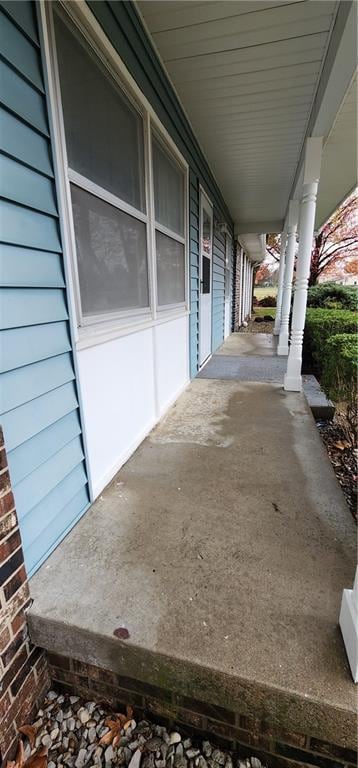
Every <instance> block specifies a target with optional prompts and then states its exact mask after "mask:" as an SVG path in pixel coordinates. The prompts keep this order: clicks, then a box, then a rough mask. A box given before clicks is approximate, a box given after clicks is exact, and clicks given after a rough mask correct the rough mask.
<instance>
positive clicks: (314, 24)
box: [137, 0, 349, 232]
mask: <svg viewBox="0 0 358 768" xmlns="http://www.w3.org/2000/svg"><path fill="white" fill-rule="evenodd" d="M137 5H138V7H139V10H140V12H141V14H142V17H143V19H144V22H145V24H146V26H147V28H148V30H149V32H150V34H151V36H152V40H153V42H154V45H155V46H156V48H157V50H158V52H159V55H160V57H161V59H162V61H163V63H164V66H165V68H166V70H167V72H168V74H169V76H170V78H171V80H172V82H173V84H174V86H175V88H176V91H177V93H178V96H179V98H180V100H181V102H182V104H183V106H184V109H185V110H186V113H187V115H188V117H189V119H190V122H191V124H192V126H193V129H194V131H195V133H196V136H197V137H198V139H199V142H200V144H201V146H202V148H203V150H204V153H205V155H206V157H207V159H208V162H209V164H210V166H211V168H212V170H213V172H214V174H215V176H216V179H217V181H218V183H219V185H220V187H221V189H222V192H223V195H224V198H225V200H226V202H227V204H228V206H229V208H230V211H231V214H232V217H233V219H234V221H235V223H236V224H237V225H238V227H239V231H241V232H260V231H261V232H265V231H270V230H271V231H278V230H279V229H280V228H281V224H282V221H283V219H284V216H285V213H286V210H287V205H288V199H289V195H290V192H291V190H292V185H293V182H294V178H295V174H296V171H297V166H298V163H299V159H300V156H301V150H302V145H303V141H304V137H305V133H306V130H307V126H308V122H309V117H310V114H311V109H312V105H313V103H314V98H315V95H316V92H317V87H318V83H319V79H320V75H321V71H322V66H323V62H324V59H325V54H326V51H327V46H328V44H329V40H330V35H331V30H332V26H333V23H334V19H335V15H336V11H337V3H336V2H334V1H333V0H319V2H316V1H315V0H296V1H295V2H290V1H289V0H259V1H258V2H257V1H256V0H248V2H245V1H244V0H228V1H227V0H218V1H216V0H206V1H205V2H195V0H179V2H175V1H174V0H159V2H156V1H154V0H141V1H139V2H138V3H137ZM347 108H349V107H347ZM342 130H343V127H342ZM327 205H329V202H328V203H327Z"/></svg>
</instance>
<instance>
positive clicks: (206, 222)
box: [201, 207, 211, 254]
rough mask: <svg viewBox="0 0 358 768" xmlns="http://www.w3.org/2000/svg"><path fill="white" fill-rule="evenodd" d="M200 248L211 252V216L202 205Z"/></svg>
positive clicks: (205, 251)
mask: <svg viewBox="0 0 358 768" xmlns="http://www.w3.org/2000/svg"><path fill="white" fill-rule="evenodd" d="M201 247H202V250H203V251H204V253H209V254H210V253H211V216H210V214H209V213H208V212H207V211H206V210H205V208H204V207H203V222H202V246H201Z"/></svg>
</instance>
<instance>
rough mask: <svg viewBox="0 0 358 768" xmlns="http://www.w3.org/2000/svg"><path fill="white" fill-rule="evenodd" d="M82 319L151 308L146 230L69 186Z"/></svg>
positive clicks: (142, 224) (112, 207)
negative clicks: (135, 308)
mask: <svg viewBox="0 0 358 768" xmlns="http://www.w3.org/2000/svg"><path fill="white" fill-rule="evenodd" d="M71 196H72V207H73V218H74V226H75V236H76V246H77V261H78V271H79V282H80V292H81V304H82V312H83V315H85V316H86V315H97V314H101V313H109V312H116V311H119V310H123V309H130V308H134V307H147V306H148V305H149V292H148V271H147V249H146V225H145V224H144V223H143V222H142V221H139V220H138V219H136V218H134V216H129V215H128V214H127V213H124V211H121V210H119V209H118V208H115V207H114V206H113V205H109V204H108V203H106V202H105V201H104V200H101V199H100V198H98V197H95V196H94V195H91V194H89V193H88V192H86V191H85V190H83V189H81V188H80V187H77V186H75V185H71Z"/></svg>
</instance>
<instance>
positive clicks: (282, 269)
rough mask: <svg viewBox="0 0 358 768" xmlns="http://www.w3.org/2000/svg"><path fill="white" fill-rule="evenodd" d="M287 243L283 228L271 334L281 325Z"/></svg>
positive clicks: (275, 333) (276, 331) (274, 333)
mask: <svg viewBox="0 0 358 768" xmlns="http://www.w3.org/2000/svg"><path fill="white" fill-rule="evenodd" d="M286 243H287V232H286V228H284V230H283V232H282V234H281V248H280V266H279V269H278V285H277V299H276V317H275V324H274V327H273V335H274V336H278V334H279V333H280V326H281V307H282V293H283V278H284V274H285V253H286Z"/></svg>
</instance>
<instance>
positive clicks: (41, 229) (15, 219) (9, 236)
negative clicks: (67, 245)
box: [0, 200, 61, 253]
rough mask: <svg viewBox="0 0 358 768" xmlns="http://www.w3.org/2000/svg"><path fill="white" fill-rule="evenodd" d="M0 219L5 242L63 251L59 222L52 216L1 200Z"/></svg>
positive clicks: (2, 237)
mask: <svg viewBox="0 0 358 768" xmlns="http://www.w3.org/2000/svg"><path fill="white" fill-rule="evenodd" d="M0 220H1V240H2V242H3V243H9V244H13V245H23V246H27V247H28V248H39V249H41V250H44V251H54V252H55V253H56V252H57V253H59V252H61V243H60V238H59V231H58V222H57V220H56V219H54V218H53V217H52V216H45V215H44V214H42V213H37V211H30V210H29V209H28V208H24V207H23V206H22V205H14V204H13V203H12V202H9V201H8V200H1V201H0Z"/></svg>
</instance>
